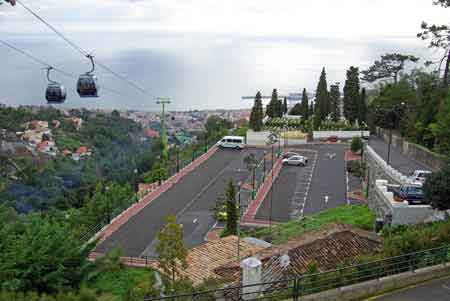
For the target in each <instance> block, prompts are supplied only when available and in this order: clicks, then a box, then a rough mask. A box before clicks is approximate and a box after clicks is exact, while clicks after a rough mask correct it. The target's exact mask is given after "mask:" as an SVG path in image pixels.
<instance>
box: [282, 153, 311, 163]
mask: <svg viewBox="0 0 450 301" xmlns="http://www.w3.org/2000/svg"><path fill="white" fill-rule="evenodd" d="M294 156H300V157H303V159H304V160H305V163H308V157H305V156H302V155H300V154H298V153H294V152H285V153H284V154H283V159H289V158H291V157H294Z"/></svg>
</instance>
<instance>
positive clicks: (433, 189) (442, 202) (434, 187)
mask: <svg viewBox="0 0 450 301" xmlns="http://www.w3.org/2000/svg"><path fill="white" fill-rule="evenodd" d="M423 189H424V193H425V199H426V200H427V201H428V202H430V205H431V206H432V207H433V208H436V209H439V210H448V209H450V164H447V165H445V166H444V167H443V168H442V169H441V170H439V171H438V172H435V173H433V174H432V175H430V176H429V177H428V178H427V181H426V182H425V184H424V187H423Z"/></svg>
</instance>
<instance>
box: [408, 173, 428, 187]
mask: <svg viewBox="0 0 450 301" xmlns="http://www.w3.org/2000/svg"><path fill="white" fill-rule="evenodd" d="M431 173H432V172H431V171H429V170H415V171H414V173H413V174H412V176H411V177H410V178H409V179H410V180H411V182H413V183H421V184H424V183H425V181H426V179H427V177H429V176H430V175H431Z"/></svg>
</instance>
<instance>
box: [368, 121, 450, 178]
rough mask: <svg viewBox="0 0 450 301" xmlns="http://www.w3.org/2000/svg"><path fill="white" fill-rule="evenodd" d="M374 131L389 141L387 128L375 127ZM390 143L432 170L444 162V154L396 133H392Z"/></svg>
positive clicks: (438, 167)
mask: <svg viewBox="0 0 450 301" xmlns="http://www.w3.org/2000/svg"><path fill="white" fill-rule="evenodd" d="M376 131H377V136H379V137H380V138H382V139H383V140H384V141H385V142H386V143H389V130H386V129H382V128H377V129H376ZM392 145H393V146H394V147H395V148H396V149H398V150H399V151H400V152H401V153H402V154H404V155H406V156H408V157H410V158H411V159H413V160H415V161H417V162H420V163H422V164H424V165H425V166H428V167H429V168H430V169H431V170H433V171H436V170H438V169H440V168H441V167H442V166H444V164H445V157H444V156H442V155H439V154H436V153H433V152H431V151H430V150H428V149H426V148H425V147H423V146H420V145H417V144H414V143H411V142H408V141H406V140H405V139H403V138H402V137H400V136H398V135H395V134H393V135H392Z"/></svg>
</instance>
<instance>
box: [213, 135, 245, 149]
mask: <svg viewBox="0 0 450 301" xmlns="http://www.w3.org/2000/svg"><path fill="white" fill-rule="evenodd" d="M217 144H218V145H219V147H220V148H233V149H238V150H241V149H243V148H244V147H245V141H244V137H240V136H225V137H223V138H222V139H221V140H220V141H219V142H218V143H217Z"/></svg>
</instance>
